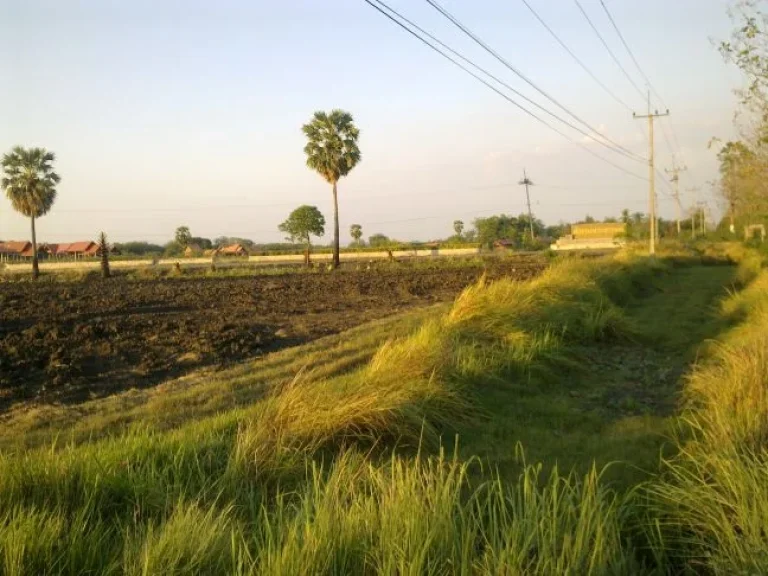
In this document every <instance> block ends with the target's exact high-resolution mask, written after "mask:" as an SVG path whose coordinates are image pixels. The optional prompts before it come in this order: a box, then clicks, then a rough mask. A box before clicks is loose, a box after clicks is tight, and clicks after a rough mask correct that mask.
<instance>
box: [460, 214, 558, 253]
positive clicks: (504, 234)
mask: <svg viewBox="0 0 768 576" xmlns="http://www.w3.org/2000/svg"><path fill="white" fill-rule="evenodd" d="M474 224H475V229H476V230H477V241H478V242H480V244H482V245H483V246H487V247H492V246H493V243H494V242H496V241H497V240H509V241H511V242H514V243H515V244H517V245H519V246H522V245H523V244H525V242H526V239H527V238H528V239H529V240H527V241H529V242H530V225H529V221H528V215H527V214H520V215H519V216H517V217H515V216H508V215H507V214H499V215H498V216H489V217H487V218H476V219H475V222H474ZM533 229H534V233H535V234H536V235H537V236H539V235H541V234H543V232H544V224H543V222H541V220H538V219H536V218H534V219H533Z"/></svg>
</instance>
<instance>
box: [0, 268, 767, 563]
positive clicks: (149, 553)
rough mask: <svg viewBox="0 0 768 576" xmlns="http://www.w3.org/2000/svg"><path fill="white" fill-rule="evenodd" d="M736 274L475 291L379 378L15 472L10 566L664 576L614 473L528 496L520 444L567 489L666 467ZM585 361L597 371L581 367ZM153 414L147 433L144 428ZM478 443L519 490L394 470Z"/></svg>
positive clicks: (618, 273) (6, 498) (305, 386)
mask: <svg viewBox="0 0 768 576" xmlns="http://www.w3.org/2000/svg"><path fill="white" fill-rule="evenodd" d="M732 274H733V269H732V268H681V269H676V270H673V271H672V272H671V273H667V272H665V271H663V270H661V269H659V268H658V267H656V266H653V265H649V263H647V262H642V261H639V262H638V261H632V262H629V263H627V264H626V265H624V266H622V265H618V264H616V263H606V264H587V263H578V262H575V263H570V264H567V265H565V266H563V267H562V268H560V269H559V270H558V271H555V272H553V273H549V274H547V275H545V277H543V278H541V279H538V280H536V281H534V282H531V283H528V284H525V285H515V284H513V283H504V282H502V283H498V284H496V285H493V286H490V287H477V288H475V289H473V290H470V291H468V292H467V293H465V295H464V296H462V298H460V299H459V301H458V302H457V303H456V304H455V305H454V306H453V308H452V309H451V311H450V312H449V313H447V314H441V315H438V316H437V317H435V318H433V319H431V320H428V321H426V323H425V324H424V325H423V326H422V328H421V329H419V330H418V331H416V332H412V333H411V335H410V336H408V337H406V338H404V339H400V340H397V341H394V342H392V343H390V344H388V345H386V346H384V347H382V348H380V349H379V350H378V351H377V352H376V354H375V355H374V356H373V359H372V360H371V361H370V362H369V363H367V364H363V366H362V367H361V368H359V369H356V370H353V371H351V372H349V373H344V374H341V373H340V372H341V371H337V370H335V369H333V368H330V369H329V372H328V374H324V375H320V374H315V375H312V374H305V375H303V376H302V377H301V378H300V379H298V380H297V381H294V383H293V384H290V385H287V386H282V387H279V388H278V389H275V390H274V393H273V394H270V395H269V396H268V397H266V398H263V399H261V400H258V401H257V402H256V404H255V405H254V406H253V407H248V408H241V409H238V410H234V411H229V412H226V413H222V414H221V415H218V416H214V417H208V418H204V419H202V420H201V421H200V422H196V423H189V424H184V425H182V426H180V427H179V428H178V430H176V431H173V432H165V433H161V434H156V433H148V432H147V431H138V432H136V433H134V434H132V435H130V436H126V437H119V438H115V439H107V440H103V441H99V442H94V443H90V444H85V445H83V446H80V447H72V448H64V449H62V450H61V451H59V452H57V453H53V452H50V451H30V452H27V453H24V454H19V455H7V456H2V455H0V561H2V562H3V564H2V566H3V567H4V568H5V572H6V573H13V574H16V573H43V572H44V571H45V570H41V567H46V566H47V567H48V570H49V571H50V572H52V573H77V572H79V571H81V570H83V569H85V568H86V567H90V568H92V569H93V570H95V571H99V572H114V573H122V572H127V573H155V574H160V573H169V572H172V571H174V572H175V573H192V572H195V571H200V570H202V571H207V572H209V573H210V572H217V573H249V572H256V573H272V574H289V573H290V574H302V573H304V574H313V573H363V572H367V573H387V574H389V573H402V574H405V573H412V574H423V573H489V572H490V573H500V572H505V573H509V571H513V572H514V571H518V572H526V573H537V574H550V573H558V574H565V573H571V574H584V573H596V574H620V573H639V572H641V571H643V572H645V571H649V570H650V568H649V566H642V565H641V563H639V561H638V557H637V556H636V555H635V554H634V553H633V552H632V546H631V545H629V544H627V543H626V542H625V541H623V540H622V539H621V538H620V534H621V533H623V532H624V529H625V528H626V524H625V520H624V519H623V518H624V515H625V511H624V505H623V504H621V502H620V501H619V500H617V499H615V498H614V497H613V496H612V495H611V494H609V493H606V491H605V488H604V486H603V483H601V482H599V481H598V479H597V477H596V475H595V474H594V473H590V474H587V475H586V476H585V477H584V479H583V480H579V479H578V478H577V477H568V476H558V475H554V476H551V477H549V479H547V477H546V476H544V477H542V476H541V475H540V474H539V473H537V472H536V469H535V468H530V467H529V468H525V469H523V470H522V471H521V474H520V476H519V478H518V479H517V481H516V482H513V483H508V482H507V481H508V480H509V479H510V478H509V476H508V475H509V474H513V470H512V469H513V467H514V454H515V446H514V444H515V442H516V440H518V439H521V438H522V439H523V440H524V441H525V442H526V444H525V448H526V450H527V451H528V458H529V460H533V459H536V460H539V459H542V460H547V461H549V462H552V460H553V459H554V458H557V459H558V460H559V461H560V462H561V469H562V467H563V466H568V465H569V464H570V463H574V464H578V465H580V466H582V469H583V468H587V467H589V466H590V464H591V462H590V458H591V457H592V456H595V455H599V456H600V458H602V459H603V460H606V459H608V460H610V459H614V458H620V459H623V460H631V461H632V462H634V463H635V464H636V465H637V466H639V467H642V468H646V469H647V468H650V467H651V466H652V462H651V460H652V456H653V455H657V447H658V442H659V439H658V435H657V433H658V432H659V431H663V419H664V418H665V417H666V416H667V415H668V414H669V410H670V407H671V406H672V405H673V404H674V398H675V395H676V393H677V390H678V388H677V386H676V384H675V383H674V381H675V380H676V375H677V374H679V373H680V371H681V370H682V369H683V368H684V367H685V362H686V360H688V361H689V360H691V359H693V358H694V357H695V355H696V350H697V348H698V347H699V345H700V344H701V342H702V340H703V339H704V338H707V337H709V336H713V335H715V334H716V333H717V331H718V330H719V329H720V328H722V327H724V326H725V324H726V323H727V322H730V321H733V320H734V316H735V315H732V317H731V318H718V317H717V315H716V314H714V313H713V314H711V315H710V314H709V313H710V312H715V302H716V300H717V298H718V297H719V296H721V295H722V294H723V285H724V284H726V285H727V284H728V283H729V282H730V281H731V279H732ZM654 286H655V289H656V290H658V292H651V293H650V295H649V294H646V295H645V298H632V297H630V293H631V292H635V293H638V292H648V290H650V289H652V288H653V287H654ZM702 308H703V309H702ZM743 316H744V315H741V316H739V318H742V317H743ZM393 322H397V321H394V320H393ZM410 326H411V327H412V326H413V324H411V325H410ZM358 334H360V335H363V334H368V333H367V332H365V331H362V332H360V333H358ZM371 334H372V333H371ZM684 335H685V336H684ZM372 337H373V336H372ZM374 339H375V338H374ZM339 342H340V345H343V346H348V345H350V344H349V343H344V339H343V338H341V339H340V340H339ZM369 344H370V348H366V350H368V352H366V354H368V353H372V351H373V348H375V343H374V342H373V341H371V342H370V343H369ZM353 348H354V345H353ZM317 353H318V356H317V358H320V357H321V356H322V354H321V351H320V350H318V351H317ZM299 354H300V353H299ZM366 357H367V356H365V355H364V356H363V357H361V361H364V360H365V358H366ZM583 358H591V360H592V362H591V365H589V366H584V365H581V366H579V365H577V364H575V361H576V360H577V359H583ZM298 361H299V356H297V357H295V358H294V359H293V360H286V362H285V363H286V365H292V366H293V368H294V369H295V368H296V367H297V365H298V364H296V363H294V364H291V362H298ZM278 364H279V363H278ZM299 364H300V362H299ZM332 365H333V361H332V362H331V364H329V366H332ZM628 367H631V369H630V370H628ZM273 368H274V369H276V370H277V373H280V370H279V367H278V366H274V367H273ZM257 373H258V371H257ZM240 376H241V377H242V378H243V380H242V383H243V388H242V390H241V392H240V394H242V395H243V396H242V397H241V398H242V400H243V402H244V403H245V402H247V401H249V396H248V395H249V394H251V393H252V392H248V390H251V389H252V388H253V389H254V390H257V392H256V393H254V396H252V397H250V400H253V399H254V398H261V394H262V391H258V390H259V388H258V387H255V388H254V387H253V384H254V383H255V382H259V381H264V379H263V377H264V375H263V374H262V378H261V379H260V378H259V377H255V378H254V377H252V375H248V374H246V373H243V374H241V375H240ZM662 376H663V377H662ZM604 382H608V385H604ZM222 384H223V383H222V382H219V383H218V386H221V385H222ZM198 385H199V386H201V387H200V388H197V386H198ZM205 386H206V384H205V383H204V382H202V381H201V382H198V383H197V384H196V385H195V386H189V387H186V388H185V387H184V386H180V388H181V390H180V391H178V392H179V394H180V396H179V397H178V399H179V402H174V401H169V402H168V403H166V404H164V405H163V406H164V408H162V409H160V414H163V413H165V414H169V413H171V412H170V411H171V410H172V409H176V408H178V407H179V406H183V408H182V409H181V410H177V411H176V412H175V414H176V416H178V415H182V417H181V418H173V420H172V421H173V424H174V425H175V424H178V422H179V421H180V420H183V419H186V418H188V417H190V416H191V417H193V419H194V417H195V414H198V415H204V414H207V413H210V412H206V410H207V408H205V405H206V401H205V397H206V392H207V393H209V394H210V393H214V391H215V389H216V386H212V387H210V388H206V387H205ZM235 390H237V388H235ZM619 392H620V393H621V394H620V396H618V397H617V393H619ZM188 394H191V397H192V398H194V399H195V400H189V401H184V400H185V398H187V395H188ZM222 398H224V400H222V402H223V403H222V404H220V406H226V405H228V403H229V404H231V398H228V399H227V395H226V394H224V395H223V396H222ZM472 399H474V401H475V402H476V403H477V404H475V405H474V406H473V402H472V401H471V400H472ZM150 404H151V402H141V403H139V404H138V405H137V406H138V408H137V411H136V412H135V413H134V414H133V415H132V416H131V417H132V418H134V417H135V418H138V419H139V420H138V421H139V422H141V421H143V419H144V418H145V417H146V416H147V415H151V414H153V411H152V410H147V409H146V407H147V406H149V405H150ZM214 404H215V402H214ZM478 404H479V407H480V408H481V409H484V412H485V415H486V416H488V415H490V416H491V418H490V419H488V418H480V414H479V413H478V412H477V407H478ZM200 406H202V407H203V408H202V409H200V411H199V412H196V410H198V409H199V407H200ZM646 412H647V413H649V414H645V413H646ZM91 418H94V419H95V420H93V422H96V424H94V427H95V429H97V430H98V429H101V428H100V426H101V425H100V424H98V416H97V415H94V416H92V417H91ZM151 419H152V420H153V421H154V423H153V424H152V426H153V427H157V422H159V421H160V420H162V418H158V417H157V416H153V417H152V418H151ZM65 421H71V419H70V420H65ZM521 422H522V423H523V425H522V426H521V425H520V423H521ZM457 423H463V424H462V425H461V426H460V428H461V429H462V432H463V433H464V434H463V435H462V438H463V439H462V440H461V441H460V445H461V447H462V450H463V451H464V452H463V453H464V454H468V453H470V452H472V451H473V452H474V453H478V452H480V453H481V455H483V456H485V457H487V458H488V459H489V460H491V461H492V462H493V463H496V462H499V463H501V464H502V475H503V476H502V478H503V480H504V481H503V482H501V481H500V482H491V483H489V484H484V485H481V486H479V487H478V486H477V485H476V484H475V486H476V488H474V489H473V491H472V497H471V498H470V499H469V500H467V499H466V498H465V496H466V492H467V490H466V489H467V488H468V487H469V482H470V480H469V477H468V474H470V469H469V468H468V467H467V465H466V464H463V463H462V462H461V460H457V461H451V460H450V459H449V460H448V461H445V460H440V459H438V460H433V459H415V460H414V459H413V458H411V457H409V456H407V454H409V452H407V451H406V452H405V455H404V456H393V457H392V459H391V461H390V462H389V463H387V460H386V457H385V460H384V461H383V462H381V461H379V460H378V458H376V457H375V456H376V453H378V452H379V449H380V448H382V447H384V446H386V445H391V441H392V440H395V441H397V442H398V443H400V444H401V445H402V444H403V443H411V444H412V445H413V444H414V443H416V444H418V443H419V441H420V439H421V442H422V449H423V450H427V449H428V448H429V446H430V445H434V443H435V440H436V437H437V436H436V435H437V434H439V433H440V432H448V431H450V430H451V429H453V428H455V425H456V424H457ZM110 426H111V424H108V425H107V428H109V427H110ZM355 447H357V448H362V449H363V450H369V449H370V448H371V447H375V448H376V449H377V450H376V453H373V454H370V455H369V457H368V458H365V457H363V456H361V455H360V454H359V453H358V452H357V451H356V450H354V448H355ZM350 448H353V450H351V451H350ZM532 456H533V457H532ZM329 457H330V458H331V459H332V460H333V463H332V464H329V463H328V460H327V459H328V458H329ZM318 459H321V460H322V459H325V462H326V464H325V465H324V468H323V469H322V470H320V469H318V468H317V466H318V464H317V462H318ZM307 467H309V468H307ZM474 475H475V473H472V476H474ZM616 479H618V480H620V481H621V485H622V486H625V485H627V484H628V483H629V482H631V481H633V480H634V479H635V478H633V476H632V474H631V473H630V474H628V473H627V472H626V471H623V472H621V473H619V474H617V476H616ZM472 482H473V483H474V482H475V481H472ZM278 484H279V485H283V486H288V485H289V486H291V487H292V488H291V491H290V492H289V493H287V494H283V495H282V496H281V495H280V492H279V491H278V492H277V493H275V486H276V485H278ZM671 485H672V486H673V487H674V486H675V485H674V484H671ZM294 490H295V491H294ZM767 501H768V500H767ZM678 522H679V521H678ZM669 538H671V537H669ZM659 556H661V554H659Z"/></svg>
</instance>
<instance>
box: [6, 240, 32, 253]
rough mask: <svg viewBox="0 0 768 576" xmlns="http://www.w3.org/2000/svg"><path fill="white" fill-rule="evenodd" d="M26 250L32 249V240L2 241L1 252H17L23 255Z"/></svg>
mask: <svg viewBox="0 0 768 576" xmlns="http://www.w3.org/2000/svg"><path fill="white" fill-rule="evenodd" d="M26 250H29V251H30V255H31V250H32V243H31V242H0V254H17V255H19V256H23V255H24V252H25V251H26Z"/></svg>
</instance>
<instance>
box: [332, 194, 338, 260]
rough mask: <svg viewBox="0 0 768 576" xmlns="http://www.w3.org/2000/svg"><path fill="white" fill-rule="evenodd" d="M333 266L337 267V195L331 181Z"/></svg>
mask: <svg viewBox="0 0 768 576" xmlns="http://www.w3.org/2000/svg"><path fill="white" fill-rule="evenodd" d="M333 267H334V268H338V267H339V196H338V194H337V193H336V182H334V183H333Z"/></svg>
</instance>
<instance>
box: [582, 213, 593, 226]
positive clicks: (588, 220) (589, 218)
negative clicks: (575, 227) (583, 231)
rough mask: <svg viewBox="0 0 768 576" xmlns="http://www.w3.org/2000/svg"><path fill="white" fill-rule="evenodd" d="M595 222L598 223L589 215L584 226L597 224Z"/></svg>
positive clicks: (585, 218)
mask: <svg viewBox="0 0 768 576" xmlns="http://www.w3.org/2000/svg"><path fill="white" fill-rule="evenodd" d="M595 221H596V220H595V219H594V218H593V217H592V216H590V215H589V214H587V215H586V216H585V217H584V224H594V223H595Z"/></svg>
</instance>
